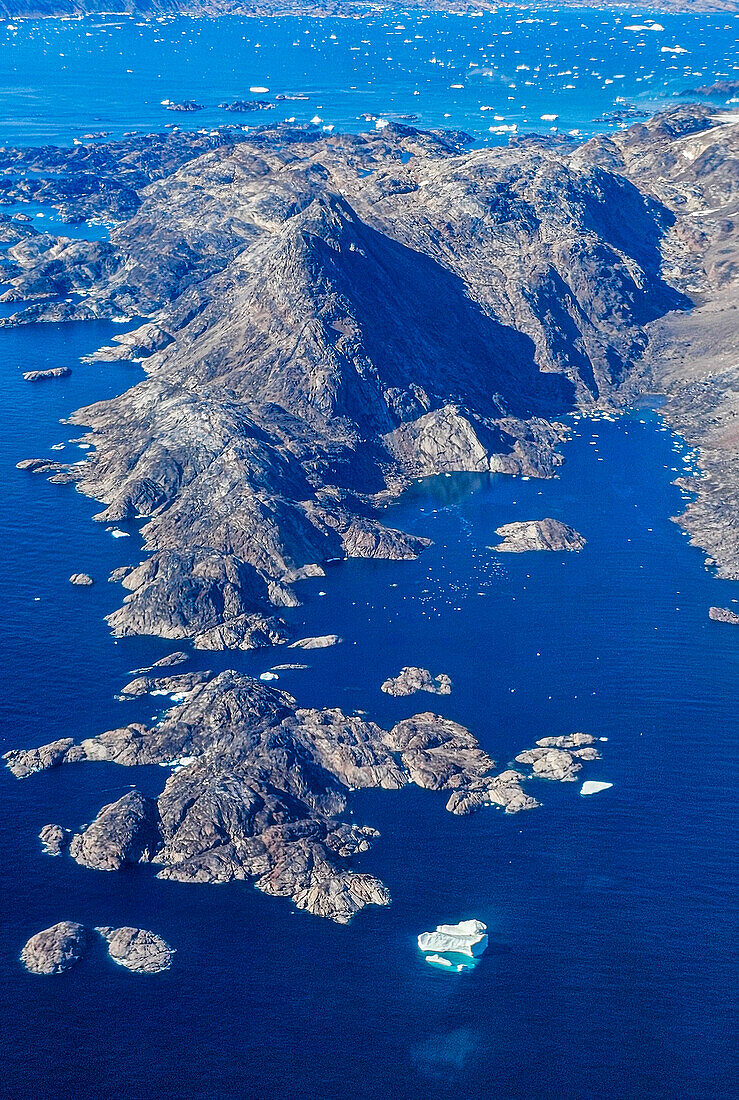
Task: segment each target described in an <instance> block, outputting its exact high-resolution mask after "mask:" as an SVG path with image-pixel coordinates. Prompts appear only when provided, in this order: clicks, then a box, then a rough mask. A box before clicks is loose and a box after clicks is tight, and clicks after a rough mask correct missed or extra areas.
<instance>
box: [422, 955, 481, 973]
mask: <svg viewBox="0 0 739 1100" xmlns="http://www.w3.org/2000/svg"><path fill="white" fill-rule="evenodd" d="M426 962H427V963H428V964H429V966H437V967H438V968H439V970H454V971H456V973H457V974H459V973H460V972H461V971H462V970H472V969H473V967H474V966H475V965H476V961H475V960H474V959H463V960H462V961H461V962H452V960H451V959H450V958H446V957H445V956H444V955H427V956H426Z"/></svg>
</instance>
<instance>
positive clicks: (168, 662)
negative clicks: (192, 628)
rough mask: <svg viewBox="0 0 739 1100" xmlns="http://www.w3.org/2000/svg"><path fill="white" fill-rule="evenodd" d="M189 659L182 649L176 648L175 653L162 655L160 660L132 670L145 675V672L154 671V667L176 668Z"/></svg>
mask: <svg viewBox="0 0 739 1100" xmlns="http://www.w3.org/2000/svg"><path fill="white" fill-rule="evenodd" d="M187 660H188V656H187V654H186V653H183V652H182V650H175V652H174V653H168V654H167V656H166V657H160V658H159V660H158V661H154V662H153V664H150V665H146V666H145V667H144V668H136V669H133V670H132V671H133V672H134V673H136V675H139V676H140V675H143V674H144V673H145V672H153V671H154V669H160V668H174V667H175V666H176V665H182V664H184V663H185V661H187Z"/></svg>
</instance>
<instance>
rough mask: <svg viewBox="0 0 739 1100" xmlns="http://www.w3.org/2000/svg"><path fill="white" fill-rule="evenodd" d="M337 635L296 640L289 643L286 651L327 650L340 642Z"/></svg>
mask: <svg viewBox="0 0 739 1100" xmlns="http://www.w3.org/2000/svg"><path fill="white" fill-rule="evenodd" d="M341 640H342V639H341V638H340V637H339V635H338V634H323V635H321V636H320V637H315V638H298V639H297V640H296V641H294V642H291V643H290V645H289V646H288V649H328V648H329V647H330V646H334V645H338V644H339V643H340V642H341Z"/></svg>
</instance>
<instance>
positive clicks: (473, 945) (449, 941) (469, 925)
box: [418, 920, 488, 972]
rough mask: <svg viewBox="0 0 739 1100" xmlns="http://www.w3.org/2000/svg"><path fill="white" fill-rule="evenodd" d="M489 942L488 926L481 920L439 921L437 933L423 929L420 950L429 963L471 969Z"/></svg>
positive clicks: (453, 968) (420, 937) (444, 968)
mask: <svg viewBox="0 0 739 1100" xmlns="http://www.w3.org/2000/svg"><path fill="white" fill-rule="evenodd" d="M487 945H488V936H487V925H485V924H483V922H482V921H481V920H463V921H460V922H459V924H439V925H437V927H436V930H435V931H434V932H422V933H421V934H420V936H419V937H418V949H419V951H422V952H423V954H424V955H425V957H426V959H425V961H426V962H427V963H429V965H430V966H436V967H439V968H440V969H443V970H453V971H455V972H459V971H462V970H471V969H472V968H473V967H474V966H476V965H477V960H478V959H479V957H480V955H482V953H483V952H484V951H485V949H486V948H487Z"/></svg>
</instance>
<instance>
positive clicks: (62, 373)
mask: <svg viewBox="0 0 739 1100" xmlns="http://www.w3.org/2000/svg"><path fill="white" fill-rule="evenodd" d="M71 373H72V370H71V368H70V367H48V368H47V369H46V370H27V371H24V372H23V377H24V379H25V381H26V382H46V381H48V380H49V379H50V378H68V377H69V375H70V374H71Z"/></svg>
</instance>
